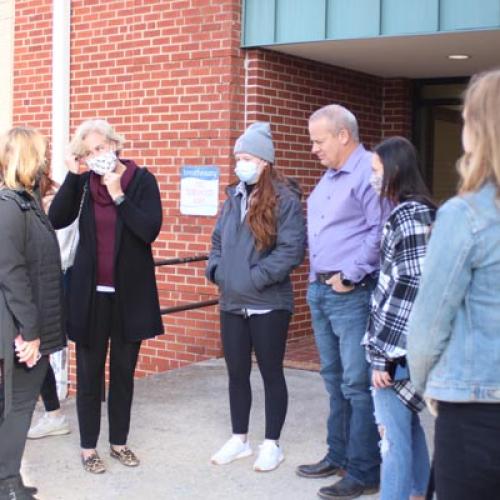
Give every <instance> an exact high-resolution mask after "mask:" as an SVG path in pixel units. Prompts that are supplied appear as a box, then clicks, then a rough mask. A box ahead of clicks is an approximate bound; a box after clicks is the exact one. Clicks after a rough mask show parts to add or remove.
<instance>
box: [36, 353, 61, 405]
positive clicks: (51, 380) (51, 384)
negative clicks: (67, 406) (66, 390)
mask: <svg viewBox="0 0 500 500" xmlns="http://www.w3.org/2000/svg"><path fill="white" fill-rule="evenodd" d="M40 392H41V396H42V400H43V406H45V411H54V410H59V408H60V407H61V405H60V403H59V397H58V396H57V385H56V376H55V375H54V369H53V368H52V365H51V364H50V363H49V367H48V369H47V375H45V378H44V379H43V384H42V390H41V391H40Z"/></svg>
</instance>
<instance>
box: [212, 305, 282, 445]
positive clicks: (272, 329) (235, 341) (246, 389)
mask: <svg viewBox="0 0 500 500" xmlns="http://www.w3.org/2000/svg"><path fill="white" fill-rule="evenodd" d="M290 316H291V314H290V313H289V312H288V311H271V312H270V313H266V314H255V315H252V316H250V317H249V318H245V317H244V316H242V315H240V314H232V313H228V312H224V311H221V335H222V345H223V347H224V357H225V359H226V365H227V371H228V374H229V404H230V407H231V423H232V427H233V433H234V434H247V432H248V421H249V417H250V407H251V405H252V389H251V387H250V372H251V369H252V357H251V355H252V348H253V349H254V350H255V356H256V358H257V363H258V365H259V370H260V373H261V375H262V379H263V381H264V392H265V407H266V435H265V437H266V439H275V440H277V439H279V437H280V434H281V429H282V428H283V424H284V422H285V416H286V410H287V405H288V391H287V388H286V382H285V375H284V373H283V357H284V355H285V348H286V337H287V333H288V325H289V323H290Z"/></svg>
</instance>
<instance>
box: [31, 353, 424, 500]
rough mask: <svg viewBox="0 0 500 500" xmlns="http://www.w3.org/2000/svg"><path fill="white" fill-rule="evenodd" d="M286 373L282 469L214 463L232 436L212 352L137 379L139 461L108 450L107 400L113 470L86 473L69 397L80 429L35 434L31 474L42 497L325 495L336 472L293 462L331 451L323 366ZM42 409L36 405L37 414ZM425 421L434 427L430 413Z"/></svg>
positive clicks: (222, 376)
mask: <svg viewBox="0 0 500 500" xmlns="http://www.w3.org/2000/svg"><path fill="white" fill-rule="evenodd" d="M286 376H287V382H288V388H289V393H290V400H289V411H288V416H287V421H286V424H285V428H284V432H283V435H282V439H281V443H282V446H283V448H284V451H285V456H286V459H285V462H283V464H282V465H281V466H280V467H279V468H278V469H277V470H276V471H273V472H271V473H256V472H254V471H253V470H252V465H253V460H254V457H250V458H246V459H243V460H239V461H237V462H234V463H233V464H230V465H226V466H214V465H212V464H210V461H209V458H210V456H211V454H212V453H213V452H215V451H216V450H217V448H218V447H219V446H220V445H222V444H223V443H224V441H225V440H226V439H227V438H228V437H229V436H230V422H229V409H228V401H227V378H226V373H225V366H224V363H223V361H222V360H214V361H208V362H203V363H198V364H195V365H191V366H189V367H186V368H181V369H178V370H174V371H171V372H168V373H165V374H161V375H156V376H152V377H149V378H147V379H143V380H139V381H137V383H136V393H135V402H134V407H133V413H132V431H131V433H130V439H129V445H130V447H131V448H133V449H134V451H136V452H137V454H138V456H139V457H140V458H141V460H142V464H141V466H140V467H138V468H136V469H126V468H125V467H124V466H122V465H121V464H120V463H118V462H117V461H115V460H113V459H111V458H110V457H109V455H108V445H107V435H108V432H107V418H106V415H105V413H106V410H105V406H103V413H104V415H103V420H102V432H101V439H100V442H99V446H98V450H99V452H100V454H101V457H103V459H104V460H105V462H106V464H107V466H108V471H107V472H106V473H105V474H103V475H101V476H94V475H91V474H89V473H86V472H84V470H83V468H82V466H81V465H80V461H79V454H78V432H77V429H78V427H77V421H76V414H75V399H74V398H72V399H70V400H68V401H66V402H64V405H63V408H64V411H65V413H66V415H67V417H68V418H69V421H70V425H71V428H72V430H73V432H72V433H71V434H70V435H68V436H59V437H51V438H45V439H41V440H38V441H28V445H27V448H26V453H25V456H24V463H23V476H24V478H25V482H26V483H27V484H30V485H31V484H33V485H36V486H37V487H38V489H39V494H38V498H39V499H40V500H84V499H89V500H91V499H92V500H111V499H120V500H151V499H159V500H177V499H179V500H194V499H203V500H210V499H214V500H215V499H218V500H221V499H222V500H225V499H228V500H229V499H231V500H233V499H238V500H247V499H248V500H250V499H252V500H253V499H259V500H267V499H273V500H275V499H276V500H285V499H286V500H295V499H296V500H302V499H314V498H318V497H317V496H316V491H317V490H318V488H319V487H321V486H324V485H328V484H330V483H331V482H332V478H327V479H316V480H312V479H304V478H299V477H298V476H296V475H295V473H294V470H295V467H296V466H297V465H299V464H301V463H307V462H314V461H317V460H318V459H320V458H321V457H322V456H323V455H324V452H325V445H324V440H325V422H326V416H327V398H326V393H325V390H324V387H323V383H322V380H321V378H320V375H319V374H318V373H317V372H308V371H301V370H291V369H289V370H287V371H286ZM252 382H253V388H254V400H253V408H252V415H251V423H250V428H251V430H250V441H251V444H252V447H253V448H254V451H255V452H256V451H257V445H258V444H259V443H260V441H261V440H262V439H263V433H264V430H263V424H264V413H263V390H262V382H261V379H260V375H259V374H258V370H257V369H256V367H254V370H253V374H252ZM40 414H41V409H40V408H37V411H36V412H35V417H34V418H35V419H36V418H38V417H39V416H40ZM424 421H425V424H426V427H430V424H431V422H430V417H429V416H428V415H425V416H424ZM362 498H363V499H367V500H369V499H375V498H378V497H377V496H365V497H362Z"/></svg>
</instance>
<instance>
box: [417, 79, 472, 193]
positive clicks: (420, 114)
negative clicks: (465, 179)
mask: <svg viewBox="0 0 500 500" xmlns="http://www.w3.org/2000/svg"><path fill="white" fill-rule="evenodd" d="M466 85H467V79H466V78H460V79H447V80H442V79H438V80H417V81H415V94H414V95H415V108H414V128H413V130H414V136H413V139H414V142H415V145H416V146H417V149H418V151H419V154H420V159H421V163H422V170H423V174H424V179H425V181H426V183H427V185H428V187H429V188H430V190H431V193H432V195H433V197H434V198H435V200H436V201H437V202H438V203H441V202H443V201H445V200H446V199H448V198H450V197H452V196H453V195H455V194H456V191H457V186H458V173H457V169H456V162H457V160H458V158H460V156H461V155H462V143H461V131H462V115H461V112H462V106H461V104H462V94H463V92H464V90H465V87H466Z"/></svg>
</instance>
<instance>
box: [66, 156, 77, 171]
mask: <svg viewBox="0 0 500 500" xmlns="http://www.w3.org/2000/svg"><path fill="white" fill-rule="evenodd" d="M64 163H65V164H66V168H67V169H68V170H69V171H70V172H72V173H73V174H79V173H80V160H79V159H77V157H76V156H75V155H73V154H68V155H66V158H65V159H64Z"/></svg>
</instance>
